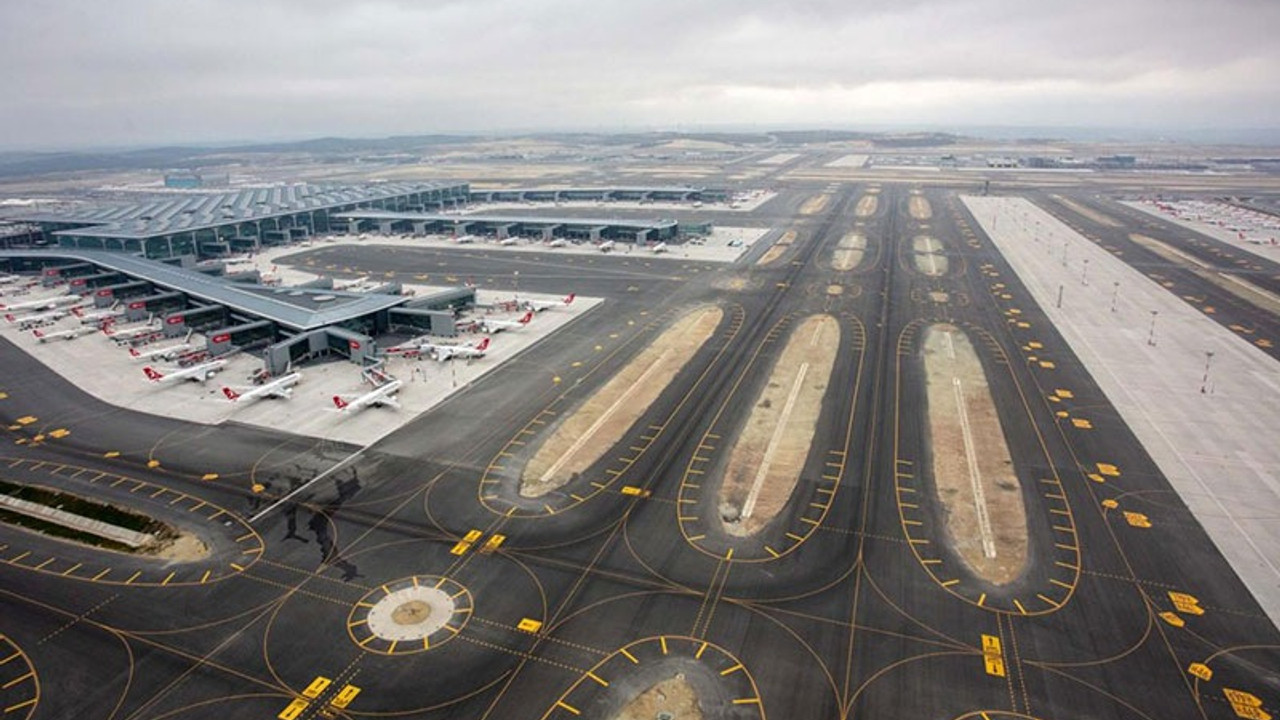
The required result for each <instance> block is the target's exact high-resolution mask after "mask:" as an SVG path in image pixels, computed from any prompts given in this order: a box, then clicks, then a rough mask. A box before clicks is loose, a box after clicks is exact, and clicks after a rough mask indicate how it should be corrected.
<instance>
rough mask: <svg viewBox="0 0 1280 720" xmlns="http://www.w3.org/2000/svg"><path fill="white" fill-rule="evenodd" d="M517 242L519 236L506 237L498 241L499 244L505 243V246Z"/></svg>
mask: <svg viewBox="0 0 1280 720" xmlns="http://www.w3.org/2000/svg"><path fill="white" fill-rule="evenodd" d="M516 242H517V238H513V237H504V238H502V239H501V240H499V241H498V244H499V245H504V246H511V245H515V244H516Z"/></svg>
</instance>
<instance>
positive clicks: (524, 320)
mask: <svg viewBox="0 0 1280 720" xmlns="http://www.w3.org/2000/svg"><path fill="white" fill-rule="evenodd" d="M532 320H533V311H532V310H530V311H528V312H526V313H525V314H524V317H522V318H520V324H521V325H528V324H529V323H530V322H531V321H532Z"/></svg>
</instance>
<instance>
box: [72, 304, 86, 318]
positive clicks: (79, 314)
mask: <svg viewBox="0 0 1280 720" xmlns="http://www.w3.org/2000/svg"><path fill="white" fill-rule="evenodd" d="M71 314H72V315H75V316H76V317H84V308H82V307H80V306H79V305H77V306H75V307H73V308H71Z"/></svg>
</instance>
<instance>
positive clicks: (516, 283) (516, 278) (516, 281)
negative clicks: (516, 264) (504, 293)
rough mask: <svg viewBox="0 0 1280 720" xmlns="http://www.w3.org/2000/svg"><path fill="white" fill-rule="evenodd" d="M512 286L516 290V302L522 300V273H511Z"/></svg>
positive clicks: (513, 271) (515, 271) (516, 271)
mask: <svg viewBox="0 0 1280 720" xmlns="http://www.w3.org/2000/svg"><path fill="white" fill-rule="evenodd" d="M511 286H512V287H513V288H515V294H516V300H519V299H520V271H519V270H512V271H511Z"/></svg>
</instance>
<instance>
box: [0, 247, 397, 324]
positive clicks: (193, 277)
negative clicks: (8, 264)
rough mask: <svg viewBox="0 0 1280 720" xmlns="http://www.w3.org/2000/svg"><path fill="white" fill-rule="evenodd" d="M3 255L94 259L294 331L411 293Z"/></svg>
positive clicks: (136, 260)
mask: <svg viewBox="0 0 1280 720" xmlns="http://www.w3.org/2000/svg"><path fill="white" fill-rule="evenodd" d="M2 257H24V258H30V257H44V258H59V259H67V260H74V261H77V262H88V263H93V264H94V265H97V266H99V267H103V268H106V269H108V270H114V271H116V272H119V273H123V274H125V275H129V276H131V277H135V278H138V279H140V280H146V281H148V282H150V283H152V284H154V285H156V286H157V287H161V288H164V289H166V290H177V291H180V292H183V293H186V294H187V295H188V296H190V297H192V298H194V299H196V300H201V301H204V302H208V303H214V304H218V305H224V306H226V307H228V308H230V309H232V310H235V311H239V312H242V313H246V314H249V315H253V316H255V317H260V318H263V319H265V320H271V321H274V322H276V323H278V324H279V325H281V326H282V327H284V328H288V329H292V330H311V329H314V328H318V327H323V326H325V325H331V324H334V323H340V322H343V321H345V320H350V319H353V318H357V317H362V316H364V315H368V314H370V313H373V312H377V311H379V310H385V309H387V308H391V307H395V306H397V305H402V304H404V303H406V302H408V301H410V300H411V299H412V298H410V297H403V296H399V295H380V294H374V293H353V292H341V291H337V290H316V289H305V288H291V287H267V286H263V285H249V284H244V283H233V282H231V281H229V280H225V279H222V278H218V277H213V276H210V275H206V274H204V273H200V272H196V271H194V270H187V269H185V268H180V267H176V266H174V265H169V264H166V263H161V262H156V261H154V260H148V259H146V258H143V257H139V256H137V255H129V254H126V253H120V252H109V251H101V250H21V251H20V250H7V251H0V258H2Z"/></svg>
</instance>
